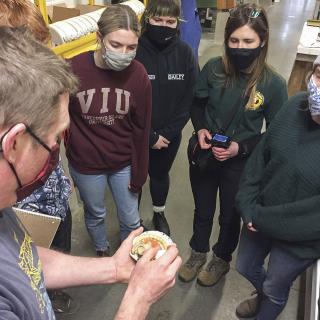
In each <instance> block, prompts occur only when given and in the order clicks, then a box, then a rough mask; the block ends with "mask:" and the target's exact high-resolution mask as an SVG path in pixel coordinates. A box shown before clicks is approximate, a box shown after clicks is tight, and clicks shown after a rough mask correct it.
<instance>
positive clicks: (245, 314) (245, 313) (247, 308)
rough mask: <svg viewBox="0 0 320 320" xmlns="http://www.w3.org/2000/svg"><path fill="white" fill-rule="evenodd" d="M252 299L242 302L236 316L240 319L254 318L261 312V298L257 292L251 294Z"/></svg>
mask: <svg viewBox="0 0 320 320" xmlns="http://www.w3.org/2000/svg"><path fill="white" fill-rule="evenodd" d="M251 295H252V298H249V299H247V300H244V301H242V302H241V303H240V304H239V305H238V306H237V308H236V315H237V317H239V318H243V319H246V318H253V317H255V316H256V315H257V314H258V311H259V305H260V301H259V296H258V293H257V291H253V292H252V293H251Z"/></svg>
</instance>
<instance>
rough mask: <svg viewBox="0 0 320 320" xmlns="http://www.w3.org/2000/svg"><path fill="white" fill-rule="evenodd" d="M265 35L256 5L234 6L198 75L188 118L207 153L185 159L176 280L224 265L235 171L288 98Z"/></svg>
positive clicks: (231, 243) (215, 276)
mask: <svg viewBox="0 0 320 320" xmlns="http://www.w3.org/2000/svg"><path fill="white" fill-rule="evenodd" d="M268 39H269V27H268V21H267V17H266V12H265V11H264V10H263V9H262V7H260V6H257V5H254V4H252V5H251V4H245V5H240V6H238V7H236V8H235V9H233V10H232V11H231V12H230V17H229V19H228V21H227V24H226V29H225V54H224V56H223V57H215V58H212V59H210V60H209V61H208V62H207V64H206V65H205V66H204V68H203V69H202V71H201V73H200V76H199V77H198V80H197V84H196V88H195V98H194V101H193V106H192V108H191V120H192V123H193V126H194V129H195V132H196V133H197V138H198V142H199V145H200V147H201V149H202V150H208V154H209V155H210V158H209V160H208V161H207V163H206V165H205V166H203V167H201V166H199V165H197V164H196V163H194V162H192V161H190V182H191V187H192V193H193V197H194V202H195V212H194V221H193V235H192V238H191V240H190V242H189V243H190V246H191V249H192V252H191V256H190V258H189V259H188V260H187V261H186V263H185V264H184V265H183V267H182V268H181V269H180V272H179V278H180V279H181V280H182V281H185V282H188V281H191V280H193V279H194V278H195V277H196V276H197V282H198V283H199V284H200V285H202V286H213V285H215V284H216V283H217V282H218V281H219V280H220V279H221V278H222V276H223V275H224V274H226V273H227V272H228V271H229V270H230V261H231V259H232V253H233V252H234V250H235V249H236V247H237V245H238V241H239V233H240V216H239V214H238V213H237V212H236V210H235V196H236V193H237V191H238V183H239V179H240V176H241V173H242V171H243V168H244V166H245V163H246V161H247V159H248V156H249V155H250V153H251V151H252V150H253V149H254V147H255V146H256V144H257V143H258V141H259V140H260V137H261V129H262V126H263V122H264V121H266V125H267V127H268V126H269V124H270V122H271V121H272V119H273V118H274V116H275V115H276V113H277V112H278V110H279V109H280V108H281V106H282V105H283V104H284V102H285V101H286V100H287V87H286V83H285V80H284V79H283V78H282V77H281V76H280V75H278V74H277V73H276V72H275V71H273V70H272V69H271V68H270V67H269V66H268V64H267V63H266V55H267V49H268ZM217 133H218V134H219V136H216V137H217V138H218V139H221V136H225V137H228V138H229V140H230V144H229V145H228V144H226V145H224V146H221V147H220V146H217V141H215V143H214V144H212V142H213V141H212V138H213V137H214V136H215V134H217ZM222 138H223V137H222ZM228 138H225V139H226V140H227V139H228ZM218 190H219V198H220V215H219V225H220V229H219V236H218V240H217V242H216V244H215V245H214V246H213V248H212V251H213V255H212V259H211V260H210V261H209V263H208V264H207V265H206V266H205V268H204V269H203V270H201V267H202V266H203V265H204V264H205V262H206V255H207V252H209V251H210V236H211V233H212V226H213V216H214V213H215V209H216V198H217V194H218Z"/></svg>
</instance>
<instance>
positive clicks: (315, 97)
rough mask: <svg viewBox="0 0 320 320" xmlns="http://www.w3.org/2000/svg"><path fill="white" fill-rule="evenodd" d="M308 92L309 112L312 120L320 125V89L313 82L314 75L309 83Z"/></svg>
mask: <svg viewBox="0 0 320 320" xmlns="http://www.w3.org/2000/svg"><path fill="white" fill-rule="evenodd" d="M308 92H309V98H308V101H309V110H310V113H311V116H312V119H313V120H314V121H316V122H317V123H318V121H319V120H318V119H319V118H320V88H318V87H317V85H316V84H315V82H314V81H313V75H312V76H311V78H310V80H309V83H308Z"/></svg>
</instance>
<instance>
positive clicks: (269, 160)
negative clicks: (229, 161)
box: [236, 56, 320, 320]
mask: <svg viewBox="0 0 320 320" xmlns="http://www.w3.org/2000/svg"><path fill="white" fill-rule="evenodd" d="M308 91H309V92H308V93H306V92H302V93H298V94H297V95H295V96H293V97H291V98H290V99H289V100H288V102H287V103H286V104H285V105H284V107H283V108H282V109H281V111H280V112H279V113H278V115H277V116H276V118H275V119H274V120H273V122H272V124H271V126H270V127H269V129H268V131H267V133H266V134H265V136H264V137H263V139H262V140H261V142H260V143H259V144H258V146H257V148H256V149H255V151H254V152H253V154H252V155H251V157H250V158H249V160H248V162H247V165H246V167H245V170H244V173H243V176H242V178H241V181H240V186H239V192H238V194H237V198H236V204H237V208H238V209H239V212H240V214H241V216H242V219H243V223H244V224H243V228H242V233H241V240H240V245H239V251H238V259H237V270H238V271H239V272H240V273H241V274H242V275H243V276H244V277H245V278H247V279H248V280H249V281H250V282H251V283H252V284H253V286H254V287H255V289H256V291H257V294H256V295H255V296H254V297H252V298H251V299H247V300H245V301H243V302H242V303H241V304H240V305H239V306H238V307H237V309H236V313H237V315H238V316H239V317H241V318H251V317H254V316H256V319H259V320H273V319H276V318H277V316H278V315H279V314H280V313H281V311H282V310H283V308H284V307H285V305H286V302H287V299H288V295H289V291H290V287H291V285H292V282H293V281H294V280H295V279H296V278H297V277H298V276H299V275H300V274H301V273H302V272H303V271H304V270H305V269H306V268H308V267H309V266H310V265H311V264H312V263H313V262H315V261H316V259H318V258H319V257H320V211H319V210H320V209H319V208H320V170H319V163H320V149H319V141H320V56H319V57H318V58H317V60H316V62H315V64H314V73H313V75H312V76H311V78H310V81H309V84H308ZM268 255H269V263H268V268H267V270H265V269H264V267H263V265H264V260H265V258H266V257H267V256H268Z"/></svg>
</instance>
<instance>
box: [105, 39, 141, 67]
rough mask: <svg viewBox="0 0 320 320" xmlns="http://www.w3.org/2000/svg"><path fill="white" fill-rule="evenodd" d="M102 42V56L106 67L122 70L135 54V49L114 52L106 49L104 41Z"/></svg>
mask: <svg viewBox="0 0 320 320" xmlns="http://www.w3.org/2000/svg"><path fill="white" fill-rule="evenodd" d="M102 43H103V46H104V49H105V52H104V53H103V54H102V58H103V61H104V63H105V64H106V66H107V67H108V69H111V70H114V71H122V70H124V69H125V68H127V67H128V66H129V65H130V64H131V62H132V60H133V59H134V58H135V56H136V50H135V51H132V52H129V53H122V52H116V51H112V50H110V49H107V48H106V46H105V44H104V42H102Z"/></svg>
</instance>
